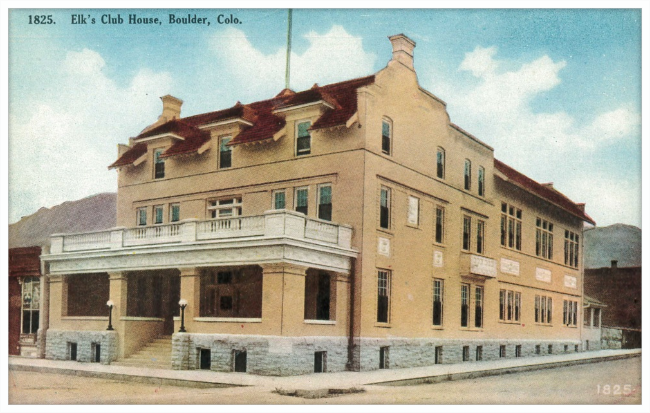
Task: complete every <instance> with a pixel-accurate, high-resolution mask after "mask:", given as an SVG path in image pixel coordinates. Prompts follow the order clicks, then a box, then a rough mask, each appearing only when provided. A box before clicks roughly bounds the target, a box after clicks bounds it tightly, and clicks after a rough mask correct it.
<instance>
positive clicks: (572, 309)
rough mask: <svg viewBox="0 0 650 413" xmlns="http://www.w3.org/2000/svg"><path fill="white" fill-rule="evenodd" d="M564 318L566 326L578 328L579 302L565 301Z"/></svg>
mask: <svg viewBox="0 0 650 413" xmlns="http://www.w3.org/2000/svg"><path fill="white" fill-rule="evenodd" d="M563 314H564V318H563V324H564V325H565V326H576V325H577V324H578V302H577V301H573V300H564V312H563Z"/></svg>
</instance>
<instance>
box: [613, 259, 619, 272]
mask: <svg viewBox="0 0 650 413" xmlns="http://www.w3.org/2000/svg"><path fill="white" fill-rule="evenodd" d="M617 268H618V260H612V270H616V269H617Z"/></svg>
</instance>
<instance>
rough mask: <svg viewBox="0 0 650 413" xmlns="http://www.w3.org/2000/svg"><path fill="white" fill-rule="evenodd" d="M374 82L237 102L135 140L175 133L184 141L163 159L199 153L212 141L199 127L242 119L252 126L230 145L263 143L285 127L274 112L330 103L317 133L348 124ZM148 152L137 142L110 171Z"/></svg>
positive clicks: (365, 80) (366, 80)
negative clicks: (360, 95)
mask: <svg viewBox="0 0 650 413" xmlns="http://www.w3.org/2000/svg"><path fill="white" fill-rule="evenodd" d="M374 81H375V76H374V75H372V76H367V77H362V78H358V79H352V80H348V81H345V82H339V83H333V84H331V85H326V86H318V85H314V86H313V87H312V88H311V89H308V90H305V91H302V92H297V93H296V92H293V91H291V90H288V89H285V90H283V91H281V92H280V93H279V94H278V95H277V96H275V97H274V98H272V99H268V100H262V101H259V102H253V103H250V104H247V105H242V104H241V103H239V102H237V104H236V105H235V106H233V107H231V108H228V109H224V110H219V111H216V112H209V113H203V114H200V115H194V116H189V117H187V118H182V119H174V120H171V121H169V122H166V123H164V124H162V125H160V126H157V127H155V128H153V129H151V130H148V131H146V132H143V133H141V134H140V135H138V136H137V137H135V138H134V140H135V141H136V142H137V141H138V140H139V139H142V138H147V137H152V136H156V135H161V134H164V133H174V134H176V135H179V136H181V137H183V138H185V140H184V141H178V142H176V143H174V145H172V146H171V147H170V148H169V149H167V150H166V151H165V152H164V153H163V154H162V157H169V156H173V155H179V154H184V153H191V152H195V151H197V150H198V149H199V148H200V147H201V145H203V144H204V143H205V142H206V141H207V140H208V139H209V138H210V135H209V133H208V132H206V131H202V130H200V129H199V128H198V127H199V126H201V125H208V124H211V123H215V122H221V121H225V120H228V119H242V120H244V121H246V122H248V123H251V124H252V126H244V127H243V130H242V131H241V132H240V133H238V134H237V135H236V136H235V138H234V139H233V140H231V141H230V143H229V144H228V145H230V146H233V145H238V144H242V143H250V142H258V141H263V140H267V139H270V138H272V137H273V136H274V135H275V134H276V133H277V132H279V131H280V130H281V129H282V128H284V126H285V125H286V122H285V120H284V118H283V117H282V116H279V115H276V114H274V113H273V112H274V111H275V110H277V109H284V108H289V107H292V106H298V105H303V104H308V103H313V102H318V101H321V100H322V101H325V102H327V103H328V104H330V105H331V106H333V107H334V108H333V109H327V110H326V111H325V113H324V114H323V115H322V116H321V117H320V118H319V119H318V120H316V121H315V122H314V124H313V125H312V126H311V129H312V130H316V129H322V128H329V127H334V126H340V125H345V123H346V122H347V121H348V120H349V119H350V118H351V117H352V115H354V114H355V112H356V111H357V89H358V88H360V87H363V86H366V85H369V84H371V83H373V82H374ZM142 145H144V146H142ZM145 152H146V144H144V143H137V144H136V145H135V146H133V147H132V148H131V149H129V150H128V151H127V152H125V153H124V154H123V155H122V156H121V157H120V158H119V159H118V160H117V161H115V162H114V163H113V164H112V165H111V166H109V168H115V167H118V166H123V165H129V164H131V163H133V162H134V161H135V160H136V159H138V158H139V157H140V156H141V155H142V154H143V153H145Z"/></svg>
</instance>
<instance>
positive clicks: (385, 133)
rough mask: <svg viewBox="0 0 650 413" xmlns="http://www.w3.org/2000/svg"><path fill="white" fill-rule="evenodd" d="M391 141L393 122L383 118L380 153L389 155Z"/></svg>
mask: <svg viewBox="0 0 650 413" xmlns="http://www.w3.org/2000/svg"><path fill="white" fill-rule="evenodd" d="M392 140H393V122H391V120H390V119H388V118H384V119H383V120H382V121H381V151H382V153H385V154H386V155H390V154H391V152H392V151H391V148H392V143H393V142H392Z"/></svg>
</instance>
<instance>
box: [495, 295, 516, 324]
mask: <svg viewBox="0 0 650 413" xmlns="http://www.w3.org/2000/svg"><path fill="white" fill-rule="evenodd" d="M499 320H501V321H506V322H515V323H518V322H519V321H520V320H521V293H520V292H518V291H511V290H500V291H499Z"/></svg>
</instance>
